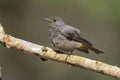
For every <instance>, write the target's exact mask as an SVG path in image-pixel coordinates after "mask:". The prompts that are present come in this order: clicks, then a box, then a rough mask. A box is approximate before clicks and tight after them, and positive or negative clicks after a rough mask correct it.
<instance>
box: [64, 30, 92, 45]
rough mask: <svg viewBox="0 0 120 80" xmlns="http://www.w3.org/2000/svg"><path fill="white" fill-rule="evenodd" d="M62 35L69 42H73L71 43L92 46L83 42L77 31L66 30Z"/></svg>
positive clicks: (85, 41)
mask: <svg viewBox="0 0 120 80" xmlns="http://www.w3.org/2000/svg"><path fill="white" fill-rule="evenodd" d="M63 35H64V36H65V37H66V38H67V39H69V40H73V41H76V42H81V43H83V44H85V45H88V46H92V44H91V43H90V42H88V41H87V40H85V39H84V38H82V37H81V36H80V33H79V32H78V31H77V30H72V31H69V30H68V31H66V33H65V34H63Z"/></svg>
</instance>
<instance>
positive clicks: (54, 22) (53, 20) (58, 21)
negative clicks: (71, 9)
mask: <svg viewBox="0 0 120 80" xmlns="http://www.w3.org/2000/svg"><path fill="white" fill-rule="evenodd" d="M43 19H44V20H46V21H48V22H49V24H50V25H51V27H54V26H62V25H64V24H65V23H64V22H63V20H62V19H61V18H60V17H57V16H53V17H49V18H43Z"/></svg>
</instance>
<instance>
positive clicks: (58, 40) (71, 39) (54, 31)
mask: <svg viewBox="0 0 120 80" xmlns="http://www.w3.org/2000/svg"><path fill="white" fill-rule="evenodd" d="M43 19H44V20H46V21H48V22H49V24H50V30H49V32H50V34H51V35H50V40H51V43H52V45H53V47H54V48H56V49H58V50H59V51H61V52H62V51H66V52H70V53H71V54H72V53H73V51H74V50H78V51H82V52H85V53H89V50H92V51H93V52H94V53H96V54H101V53H103V51H101V50H99V49H97V48H95V47H94V46H93V44H92V43H90V42H89V41H87V40H86V39H84V38H82V37H81V35H80V30H79V29H77V28H75V27H73V26H70V25H68V24H66V23H65V22H64V21H63V19H62V18H60V17H57V16H53V17H49V18H43ZM58 44H59V46H58Z"/></svg>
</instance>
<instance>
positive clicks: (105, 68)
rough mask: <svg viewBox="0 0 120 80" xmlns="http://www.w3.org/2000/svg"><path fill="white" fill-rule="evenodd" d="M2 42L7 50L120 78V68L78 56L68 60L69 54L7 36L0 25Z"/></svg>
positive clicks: (70, 57)
mask: <svg viewBox="0 0 120 80" xmlns="http://www.w3.org/2000/svg"><path fill="white" fill-rule="evenodd" d="M0 41H1V42H2V43H4V44H5V45H6V47H7V48H12V47H14V48H16V49H18V50H22V51H26V52H28V53H32V54H37V55H38V56H40V57H42V58H45V59H50V60H54V61H57V62H62V63H65V64H69V65H73V66H76V67H80V68H84V69H88V70H92V71H95V72H99V73H102V74H106V75H109V76H112V77H115V78H120V68H119V67H117V66H112V65H109V64H106V63H103V62H100V61H95V60H91V59H88V58H84V57H80V56H76V55H70V56H69V57H68V58H67V56H68V55H67V54H59V53H56V52H55V51H54V50H53V49H51V48H49V47H44V46H41V45H37V44H34V43H31V42H28V41H25V40H22V39H18V38H15V37H13V36H10V35H8V34H6V33H5V32H4V29H3V27H2V26H1V25H0Z"/></svg>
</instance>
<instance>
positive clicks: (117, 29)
mask: <svg viewBox="0 0 120 80" xmlns="http://www.w3.org/2000/svg"><path fill="white" fill-rule="evenodd" d="M50 16H59V17H61V18H63V20H64V21H65V22H66V23H67V24H69V25H72V26H75V27H76V28H78V29H80V30H81V36H83V37H84V38H85V39H87V40H88V41H90V42H92V43H93V44H94V45H95V46H96V47H97V48H99V49H101V50H103V51H104V52H105V53H104V54H101V55H96V54H94V53H93V52H91V53H90V54H89V55H87V54H85V53H82V52H75V55H81V56H84V57H87V58H90V59H95V60H99V61H102V62H105V63H109V64H112V65H117V66H120V43H119V41H120V35H119V34H120V0H0V22H1V24H2V25H3V26H4V29H5V31H6V32H7V33H8V34H11V35H13V36H15V37H18V38H21V39H24V40H27V41H30V42H33V43H37V44H40V45H44V46H49V47H51V45H50V40H49V32H48V30H49V25H48V23H47V22H45V21H43V20H42V18H44V17H50ZM0 64H1V65H2V71H3V72H2V74H3V80H78V79H79V80H115V78H112V77H110V76H106V75H102V74H99V73H96V72H93V71H88V70H84V69H81V68H76V67H70V66H68V65H65V64H62V63H58V62H54V61H51V60H48V61H46V62H42V61H41V60H40V58H39V57H37V56H35V55H32V54H24V52H22V51H19V50H16V49H7V48H5V47H4V46H3V45H2V44H1V46H0Z"/></svg>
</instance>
